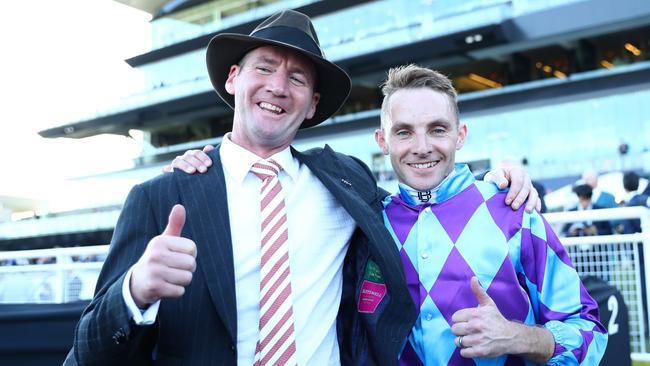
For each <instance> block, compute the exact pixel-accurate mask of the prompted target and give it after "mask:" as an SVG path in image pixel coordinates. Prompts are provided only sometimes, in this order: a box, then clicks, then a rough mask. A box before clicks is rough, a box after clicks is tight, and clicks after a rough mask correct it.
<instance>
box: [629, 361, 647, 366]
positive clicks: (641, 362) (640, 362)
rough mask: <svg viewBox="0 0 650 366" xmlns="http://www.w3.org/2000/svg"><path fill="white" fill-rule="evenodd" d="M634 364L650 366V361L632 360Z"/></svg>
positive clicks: (633, 365)
mask: <svg viewBox="0 0 650 366" xmlns="http://www.w3.org/2000/svg"><path fill="white" fill-rule="evenodd" d="M632 366H650V362H643V361H632Z"/></svg>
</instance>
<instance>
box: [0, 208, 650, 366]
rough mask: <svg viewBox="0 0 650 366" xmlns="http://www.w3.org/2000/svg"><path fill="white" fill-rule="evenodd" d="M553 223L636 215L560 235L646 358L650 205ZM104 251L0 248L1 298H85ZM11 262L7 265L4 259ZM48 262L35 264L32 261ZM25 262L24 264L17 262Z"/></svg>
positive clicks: (552, 218)
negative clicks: (608, 294) (614, 299)
mask: <svg viewBox="0 0 650 366" xmlns="http://www.w3.org/2000/svg"><path fill="white" fill-rule="evenodd" d="M544 216H545V217H546V219H547V220H548V221H549V223H551V225H552V226H554V227H556V228H561V227H562V226H563V225H564V224H565V223H571V222H578V221H612V220H615V221H620V220H626V219H640V220H641V228H642V232H641V233H636V234H625V235H623V234H621V235H600V236H586V237H572V238H569V237H566V238H560V240H561V241H562V244H563V245H564V246H565V247H566V248H567V252H568V253H569V256H570V257H571V260H572V261H573V263H574V264H575V266H576V270H577V271H578V273H579V274H580V275H584V276H587V275H592V276H596V277H599V278H601V279H603V280H605V281H607V282H608V283H610V284H611V285H613V286H615V287H616V288H617V289H618V290H619V291H620V292H621V295H622V296H623V298H624V300H625V303H626V305H627V307H628V313H629V314H628V316H629V322H630V324H629V326H630V346H631V349H632V352H633V353H632V358H633V359H634V360H650V353H649V352H648V349H647V345H646V343H647V341H648V340H647V337H646V329H650V328H649V323H648V319H644V313H643V302H644V301H646V303H648V302H649V300H650V299H649V297H648V294H647V293H646V294H643V293H642V290H641V276H642V272H645V281H646V283H647V284H650V271H642V268H641V267H642V265H643V264H642V263H641V255H640V254H641V253H643V258H648V260H650V209H647V208H641V207H629V208H616V209H603V210H591V211H573V212H558V213H549V214H545V215H544ZM107 253H108V245H101V246H93V247H74V248H58V249H43V250H28V251H12V252H0V263H4V264H5V265H0V303H35V302H36V303H38V302H45V303H63V302H70V301H75V300H89V299H91V298H92V296H93V292H94V289H95V285H96V282H97V276H98V275H99V271H100V269H101V266H102V263H103V260H104V258H105V256H106V254H107ZM9 261H11V262H15V263H17V264H15V265H8V263H7V262H9ZM38 261H40V262H44V263H46V264H34V262H38ZM20 263H24V264H20Z"/></svg>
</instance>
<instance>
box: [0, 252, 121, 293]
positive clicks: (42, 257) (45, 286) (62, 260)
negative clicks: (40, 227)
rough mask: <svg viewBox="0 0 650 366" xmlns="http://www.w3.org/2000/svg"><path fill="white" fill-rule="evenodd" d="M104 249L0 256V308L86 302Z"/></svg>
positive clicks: (16, 253)
mask: <svg viewBox="0 0 650 366" xmlns="http://www.w3.org/2000/svg"><path fill="white" fill-rule="evenodd" d="M107 253H108V245H98V246H88V247H74V248H56V249H39V250H23V251H10V252H0V263H4V264H5V265H3V266H0V304H2V303H5V304H6V303H64V302H72V301H76V300H90V299H91V298H92V296H93V293H94V291H95V285H96V283H97V277H98V276H99V271H100V269H101V268H102V264H103V262H104V259H105V258H106V254H107Z"/></svg>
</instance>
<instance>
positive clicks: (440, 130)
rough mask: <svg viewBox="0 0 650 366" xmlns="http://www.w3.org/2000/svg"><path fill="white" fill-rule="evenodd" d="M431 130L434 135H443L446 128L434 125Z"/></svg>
mask: <svg viewBox="0 0 650 366" xmlns="http://www.w3.org/2000/svg"><path fill="white" fill-rule="evenodd" d="M431 132H432V133H433V134H434V135H444V134H445V133H447V129H445V128H443V127H434V128H433V129H432V130H431Z"/></svg>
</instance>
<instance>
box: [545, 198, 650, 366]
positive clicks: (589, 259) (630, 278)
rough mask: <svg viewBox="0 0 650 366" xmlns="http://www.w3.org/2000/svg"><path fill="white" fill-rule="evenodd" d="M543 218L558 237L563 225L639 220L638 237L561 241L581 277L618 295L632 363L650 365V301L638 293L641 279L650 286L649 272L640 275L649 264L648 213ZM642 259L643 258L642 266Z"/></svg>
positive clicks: (633, 211) (627, 210) (576, 213)
mask: <svg viewBox="0 0 650 366" xmlns="http://www.w3.org/2000/svg"><path fill="white" fill-rule="evenodd" d="M544 217H545V218H546V220H548V222H549V223H550V224H551V225H552V226H553V227H554V229H555V231H556V232H558V233H559V230H560V229H561V228H562V226H564V224H566V223H572V222H580V221H622V220H629V219H640V220H641V229H642V231H641V233H635V234H619V235H596V236H582V237H563V238H560V240H561V242H562V244H563V245H564V246H565V247H566V249H567V252H568V254H569V256H570V257H571V260H572V261H573V264H574V265H575V266H576V270H577V271H578V273H579V274H580V275H581V276H588V275H591V276H596V277H598V278H601V279H603V280H605V281H607V282H608V283H609V284H610V285H612V286H614V287H616V288H617V289H618V290H619V291H620V292H621V295H622V296H623V299H624V300H625V304H626V305H627V308H628V316H629V323H630V324H629V326H630V348H631V349H632V359H633V360H637V361H650V353H648V349H647V341H648V340H647V337H646V330H647V329H649V328H648V326H649V322H648V319H645V317H646V315H647V314H644V311H643V302H644V301H645V302H646V304H649V305H650V297H649V296H648V291H647V290H646V293H645V294H644V293H643V292H642V289H641V286H642V285H641V283H642V279H641V277H642V276H643V275H644V276H645V283H646V284H650V271H647V270H646V271H642V266H643V268H645V263H647V262H646V261H648V260H650V209H647V208H644V207H622V208H610V209H602V210H588V211H569V212H557V213H549V214H545V215H544ZM641 258H645V259H644V262H645V263H642V262H641V260H642V259H641ZM643 273H644V274H643Z"/></svg>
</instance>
